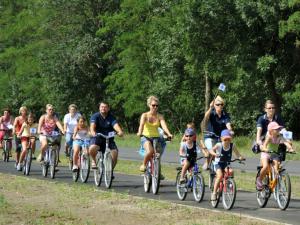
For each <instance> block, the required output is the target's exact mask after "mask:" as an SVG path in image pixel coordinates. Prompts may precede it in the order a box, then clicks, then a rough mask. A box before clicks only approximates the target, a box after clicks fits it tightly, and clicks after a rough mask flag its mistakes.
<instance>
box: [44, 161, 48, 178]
mask: <svg viewBox="0 0 300 225" xmlns="http://www.w3.org/2000/svg"><path fill="white" fill-rule="evenodd" d="M48 167H49V166H48V163H47V162H42V174H43V176H44V177H47V175H48Z"/></svg>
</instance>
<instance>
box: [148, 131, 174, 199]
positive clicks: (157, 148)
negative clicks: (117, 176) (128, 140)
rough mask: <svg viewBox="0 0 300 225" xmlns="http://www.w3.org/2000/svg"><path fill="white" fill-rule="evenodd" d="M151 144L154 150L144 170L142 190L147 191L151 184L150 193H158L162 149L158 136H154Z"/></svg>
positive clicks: (167, 139)
mask: <svg viewBox="0 0 300 225" xmlns="http://www.w3.org/2000/svg"><path fill="white" fill-rule="evenodd" d="M144 137H145V136H144ZM146 138H147V137H146ZM165 140H166V141H170V138H166V139H165ZM152 144H153V149H154V152H153V155H152V157H151V159H150V160H149V162H148V164H147V166H146V170H145V172H144V191H145V192H146V193H147V192H149V191H150V186H152V193H153V194H155V195H156V194H157V193H158V190H159V185H160V174H161V165H160V157H161V154H162V150H163V149H162V146H161V143H160V142H159V139H158V138H154V139H153V142H152Z"/></svg>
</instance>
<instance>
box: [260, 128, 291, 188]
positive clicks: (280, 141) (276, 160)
mask: <svg viewBox="0 0 300 225" xmlns="http://www.w3.org/2000/svg"><path fill="white" fill-rule="evenodd" d="M282 129H283V126H280V125H279V124H278V123H277V122H270V123H269V125H268V132H267V134H266V138H265V140H264V143H263V145H262V148H261V156H260V161H261V164H262V168H261V170H260V175H259V177H258V178H257V181H256V186H257V190H261V189H262V186H263V185H262V179H263V178H264V177H265V176H266V172H267V167H268V164H269V160H270V159H272V160H273V165H274V168H275V171H276V173H278V171H279V165H280V162H281V161H284V159H285V151H286V150H287V151H288V152H294V149H293V147H292V144H291V142H290V141H289V140H286V139H285V138H283V136H282V135H281V134H280V131H281V130H282ZM282 148H283V149H282ZM269 150H272V151H276V152H275V153H274V154H272V155H270V154H269V153H268V151H269Z"/></svg>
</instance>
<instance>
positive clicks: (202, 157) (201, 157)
mask: <svg viewBox="0 0 300 225" xmlns="http://www.w3.org/2000/svg"><path fill="white" fill-rule="evenodd" d="M179 157H180V158H184V159H186V158H187V156H186V155H179ZM204 158H205V159H207V158H208V157H205V156H200V157H197V158H196V160H200V159H204Z"/></svg>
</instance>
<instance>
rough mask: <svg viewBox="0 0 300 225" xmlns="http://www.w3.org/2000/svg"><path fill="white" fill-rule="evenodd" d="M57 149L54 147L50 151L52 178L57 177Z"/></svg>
mask: <svg viewBox="0 0 300 225" xmlns="http://www.w3.org/2000/svg"><path fill="white" fill-rule="evenodd" d="M56 153H57V149H52V150H51V151H50V177H51V179H54V178H55V167H56V163H57V156H56Z"/></svg>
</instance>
